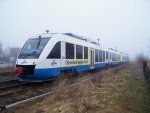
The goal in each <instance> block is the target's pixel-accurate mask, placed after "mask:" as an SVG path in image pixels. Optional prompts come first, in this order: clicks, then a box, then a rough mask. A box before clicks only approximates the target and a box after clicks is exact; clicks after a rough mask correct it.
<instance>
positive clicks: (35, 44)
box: [18, 38, 50, 59]
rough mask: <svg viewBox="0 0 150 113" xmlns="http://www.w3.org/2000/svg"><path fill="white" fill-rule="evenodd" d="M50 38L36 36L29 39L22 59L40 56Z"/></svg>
mask: <svg viewBox="0 0 150 113" xmlns="http://www.w3.org/2000/svg"><path fill="white" fill-rule="evenodd" d="M49 39H50V38H34V39H29V40H27V42H26V43H25V45H24V46H23V48H22V50H21V52H20V54H19V57H18V58H20V59H32V58H39V56H40V54H41V52H42V50H43V48H44V47H45V45H46V44H47V42H48V41H49Z"/></svg>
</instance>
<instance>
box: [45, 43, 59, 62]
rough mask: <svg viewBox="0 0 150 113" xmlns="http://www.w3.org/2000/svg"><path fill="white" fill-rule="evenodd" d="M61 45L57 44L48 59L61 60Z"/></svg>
mask: <svg viewBox="0 0 150 113" xmlns="http://www.w3.org/2000/svg"><path fill="white" fill-rule="evenodd" d="M60 50H61V43H60V42H57V43H56V44H55V46H54V47H53V49H52V51H51V52H50V54H49V55H48V57H47V58H53V59H60V58H61V57H60Z"/></svg>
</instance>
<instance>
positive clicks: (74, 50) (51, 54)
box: [15, 32, 129, 81]
mask: <svg viewBox="0 0 150 113" xmlns="http://www.w3.org/2000/svg"><path fill="white" fill-rule="evenodd" d="M128 61H129V56H128V54H126V53H123V52H119V51H117V50H114V49H111V48H107V49H106V48H104V47H102V46H101V45H100V44H99V43H97V42H94V41H93V40H91V39H89V38H85V37H82V36H78V35H75V34H73V33H49V32H46V33H42V34H38V35H35V36H33V37H31V38H29V39H28V40H27V41H26V42H25V44H24V46H23V47H22V49H21V51H20V53H19V55H18V58H17V60H16V69H15V70H16V74H17V77H18V78H19V79H20V80H22V81H45V80H48V79H50V78H54V77H58V76H60V75H61V73H62V72H66V71H69V72H75V73H79V72H82V71H88V70H93V69H98V68H104V67H107V66H114V65H118V64H123V63H126V62H128Z"/></svg>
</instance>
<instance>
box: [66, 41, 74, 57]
mask: <svg viewBox="0 0 150 113" xmlns="http://www.w3.org/2000/svg"><path fill="white" fill-rule="evenodd" d="M66 59H74V44H71V43H66Z"/></svg>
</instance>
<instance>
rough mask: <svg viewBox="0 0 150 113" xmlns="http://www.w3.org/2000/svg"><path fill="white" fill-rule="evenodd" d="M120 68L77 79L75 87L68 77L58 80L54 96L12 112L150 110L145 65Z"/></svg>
mask: <svg viewBox="0 0 150 113" xmlns="http://www.w3.org/2000/svg"><path fill="white" fill-rule="evenodd" d="M118 69H120V70H117V71H116V70H115V71H114V70H112V69H108V70H104V71H103V72H101V73H103V74H102V76H100V77H99V78H95V79H92V80H89V81H86V82H81V81H82V79H81V78H80V79H77V80H76V81H77V82H78V84H77V85H74V86H73V87H66V85H67V82H68V80H66V79H63V80H62V81H61V82H59V83H58V82H56V83H55V85H54V87H53V88H52V91H53V92H54V93H53V94H52V95H50V96H47V97H45V98H43V99H40V100H39V101H33V102H31V103H27V104H25V105H20V106H18V107H17V108H15V109H13V110H11V113H12V112H14V113H20V112H22V113H29V112H30V113H150V92H149V89H148V84H147V83H146V81H145V80H144V78H143V74H142V70H141V68H140V67H139V66H138V65H135V64H134V65H133V64H132V65H130V66H127V67H124V68H118ZM87 78H88V76H87ZM6 112H10V111H6Z"/></svg>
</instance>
